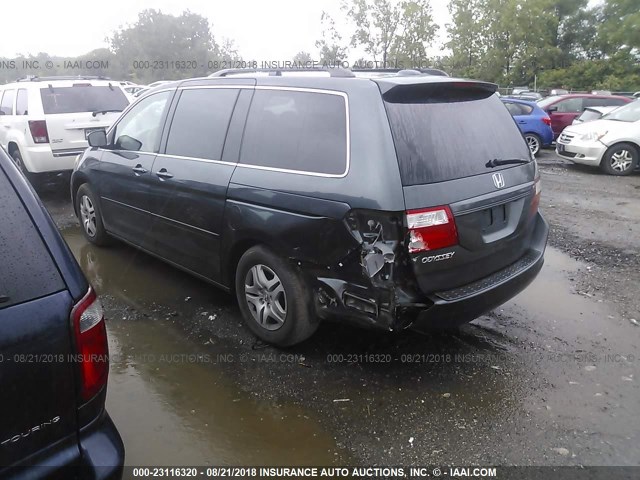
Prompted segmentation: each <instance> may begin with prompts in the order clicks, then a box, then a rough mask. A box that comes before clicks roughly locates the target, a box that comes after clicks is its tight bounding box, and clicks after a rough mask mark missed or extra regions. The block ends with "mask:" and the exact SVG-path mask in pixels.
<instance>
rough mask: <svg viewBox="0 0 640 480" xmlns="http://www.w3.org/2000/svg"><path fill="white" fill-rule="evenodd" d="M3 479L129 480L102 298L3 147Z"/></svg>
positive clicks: (0, 328)
mask: <svg viewBox="0 0 640 480" xmlns="http://www.w3.org/2000/svg"><path fill="white" fill-rule="evenodd" d="M0 205H2V208H0V410H1V411H2V413H1V414H0V478H2V479H5V478H9V479H27V478H28V479H39V478H47V479H49V478H64V479H70V478H74V479H75V478H78V479H80V478H87V479H89V478H91V479H109V480H111V479H120V478H121V477H122V465H123V463H124V446H123V444H122V440H121V438H120V435H119V434H118V432H117V430H116V428H115V426H114V425H113V422H112V421H111V419H110V418H109V415H108V414H107V412H106V411H105V397H106V390H107V376H108V370H109V360H108V347H107V334H106V329H105V322H104V317H103V312H102V306H101V304H100V301H99V300H98V298H97V297H96V294H95V292H94V291H93V289H92V288H91V286H90V285H89V284H88V283H87V280H86V279H85V277H84V275H83V274H82V271H81V270H80V268H79V267H78V264H77V263H76V261H75V259H74V258H73V256H72V254H71V252H70V251H69V249H68V247H67V245H66V244H65V243H64V241H63V240H62V238H61V236H60V234H59V233H58V231H57V229H56V226H55V225H54V223H53V221H52V220H51V218H50V217H49V215H48V213H47V212H46V211H45V209H44V207H43V206H42V204H41V202H40V200H39V199H38V197H37V196H36V194H35V193H34V191H33V190H32V188H31V186H30V185H29V184H28V183H27V181H26V180H25V179H24V177H23V176H22V174H21V173H20V172H19V171H18V169H17V168H16V166H15V165H14V164H13V162H12V161H11V159H10V158H9V156H8V155H7V154H6V152H5V151H4V150H3V149H2V148H0Z"/></svg>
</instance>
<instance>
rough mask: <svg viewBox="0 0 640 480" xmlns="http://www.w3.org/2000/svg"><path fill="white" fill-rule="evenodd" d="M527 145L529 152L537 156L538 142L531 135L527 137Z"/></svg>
mask: <svg viewBox="0 0 640 480" xmlns="http://www.w3.org/2000/svg"><path fill="white" fill-rule="evenodd" d="M527 145H528V146H529V150H531V153H532V154H534V155H535V154H537V153H538V151H539V150H540V141H539V140H538V138H537V137H534V136H533V135H527Z"/></svg>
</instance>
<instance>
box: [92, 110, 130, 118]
mask: <svg viewBox="0 0 640 480" xmlns="http://www.w3.org/2000/svg"><path fill="white" fill-rule="evenodd" d="M121 111H122V110H98V111H97V112H93V113H91V115H93V116H94V117H97V116H98V114H99V113H101V114H103V115H104V114H105V113H111V112H121Z"/></svg>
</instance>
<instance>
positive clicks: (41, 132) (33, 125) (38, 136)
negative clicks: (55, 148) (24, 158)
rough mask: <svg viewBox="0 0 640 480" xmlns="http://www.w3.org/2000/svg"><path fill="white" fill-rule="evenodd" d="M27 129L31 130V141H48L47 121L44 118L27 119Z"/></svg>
mask: <svg viewBox="0 0 640 480" xmlns="http://www.w3.org/2000/svg"><path fill="white" fill-rule="evenodd" d="M29 130H31V136H32V137H33V143H49V132H48V131H47V122H45V121H44V120H29Z"/></svg>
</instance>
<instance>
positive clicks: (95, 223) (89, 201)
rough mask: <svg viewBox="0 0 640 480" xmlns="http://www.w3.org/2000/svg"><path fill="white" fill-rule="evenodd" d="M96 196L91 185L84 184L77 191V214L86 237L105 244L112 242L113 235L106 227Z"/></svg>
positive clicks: (98, 243) (97, 243)
mask: <svg viewBox="0 0 640 480" xmlns="http://www.w3.org/2000/svg"><path fill="white" fill-rule="evenodd" d="M96 198H97V197H96V195H95V194H94V193H93V191H92V190H91V187H89V185H88V184H86V183H84V184H82V185H81V186H80V188H79V189H78V191H77V192H76V210H77V211H76V215H77V217H78V220H80V226H81V227H82V233H83V234H84V236H85V238H86V239H87V240H88V241H89V242H91V243H93V244H94V245H99V246H105V245H108V244H109V243H111V242H110V241H111V237H109V234H108V233H107V231H106V230H105V229H104V224H103V223H102V212H101V211H100V207H99V204H98V202H97V201H96Z"/></svg>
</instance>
